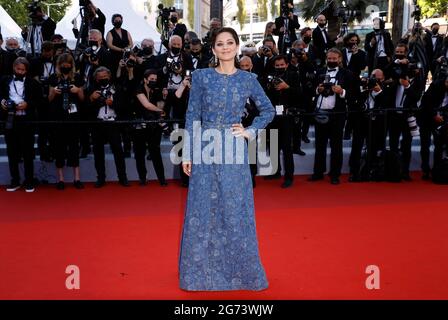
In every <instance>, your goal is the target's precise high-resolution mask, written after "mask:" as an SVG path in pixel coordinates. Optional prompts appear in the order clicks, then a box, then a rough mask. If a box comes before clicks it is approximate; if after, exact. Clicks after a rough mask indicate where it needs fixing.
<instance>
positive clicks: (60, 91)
mask: <svg viewBox="0 0 448 320" xmlns="http://www.w3.org/2000/svg"><path fill="white" fill-rule="evenodd" d="M54 93H56V94H62V90H61V89H59V88H58V87H55V88H54Z"/></svg>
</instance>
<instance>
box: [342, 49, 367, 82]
mask: <svg viewBox="0 0 448 320" xmlns="http://www.w3.org/2000/svg"><path fill="white" fill-rule="evenodd" d="M342 56H343V60H342V62H343V65H344V68H346V69H348V70H350V71H351V72H352V73H353V75H354V76H356V77H359V76H360V75H361V71H362V70H364V69H365V68H366V65H367V54H366V52H365V51H364V50H361V49H358V52H357V53H356V54H353V53H352V56H351V58H350V62H349V63H348V64H347V62H348V56H347V49H346V48H344V49H342Z"/></svg>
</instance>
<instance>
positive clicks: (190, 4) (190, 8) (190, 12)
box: [187, 0, 194, 29]
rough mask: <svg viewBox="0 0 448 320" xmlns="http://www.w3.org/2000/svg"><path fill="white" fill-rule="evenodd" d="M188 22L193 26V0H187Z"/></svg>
mask: <svg viewBox="0 0 448 320" xmlns="http://www.w3.org/2000/svg"><path fill="white" fill-rule="evenodd" d="M187 18H188V24H189V25H190V28H191V29H193V28H194V0H188V17H187Z"/></svg>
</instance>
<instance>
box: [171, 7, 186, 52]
mask: <svg viewBox="0 0 448 320" xmlns="http://www.w3.org/2000/svg"><path fill="white" fill-rule="evenodd" d="M170 22H171V25H170V31H169V36H170V38H171V37H172V36H179V37H180V38H181V39H182V41H183V39H184V36H185V34H186V33H187V26H186V25H185V24H183V23H180V22H179V13H177V11H174V12H171V13H170ZM167 49H169V48H167Z"/></svg>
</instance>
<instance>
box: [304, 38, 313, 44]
mask: <svg viewBox="0 0 448 320" xmlns="http://www.w3.org/2000/svg"><path fill="white" fill-rule="evenodd" d="M303 42H305V43H306V44H309V43H310V42H311V37H303Z"/></svg>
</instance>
